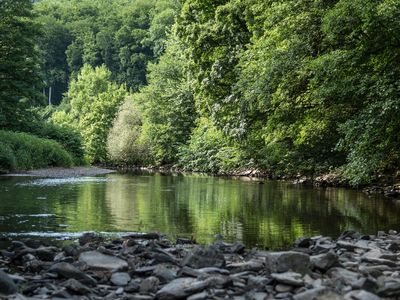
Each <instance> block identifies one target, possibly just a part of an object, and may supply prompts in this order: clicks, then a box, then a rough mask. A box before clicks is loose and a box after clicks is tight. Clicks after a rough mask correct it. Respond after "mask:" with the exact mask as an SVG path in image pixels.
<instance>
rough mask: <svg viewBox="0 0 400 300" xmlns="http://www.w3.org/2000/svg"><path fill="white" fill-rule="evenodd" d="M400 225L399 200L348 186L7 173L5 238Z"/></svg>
mask: <svg viewBox="0 0 400 300" xmlns="http://www.w3.org/2000/svg"><path fill="white" fill-rule="evenodd" d="M349 229H353V230H357V231H360V232H363V233H365V234H375V233H376V232H377V231H378V230H389V229H395V230H398V231H399V229H400V203H399V202H396V201H393V200H390V199H385V198H383V197H380V196H371V197H369V196H367V195H365V194H363V193H362V192H359V191H355V190H350V189H342V188H313V187H304V186H296V185H293V184H291V183H288V182H281V181H265V182H264V183H263V184H260V182H258V181H253V180H250V179H246V178H242V179H233V178H221V177H211V176H204V175H162V174H150V173H141V174H137V173H136V174H135V173H129V174H109V175H106V176H100V177H82V178H62V179H41V178H33V177H30V178H29V177H13V178H11V177H0V237H15V236H40V237H49V238H63V237H70V238H74V237H77V236H79V234H81V233H82V232H86V231H97V232H102V234H105V235H108V234H121V233H124V232H133V231H135V232H136V231H140V232H150V231H158V232H161V233H166V234H167V235H168V236H169V237H170V238H172V239H175V238H176V237H186V238H194V239H196V241H197V242H200V243H211V242H212V241H214V239H215V236H216V235H218V236H222V238H223V239H224V240H226V241H242V242H243V243H244V244H245V245H246V246H247V247H253V246H258V247H260V248H268V249H280V248H286V247H289V246H290V245H291V244H292V243H293V241H294V240H295V239H296V238H298V237H301V236H306V235H307V236H315V235H320V234H322V235H328V236H332V237H334V238H335V237H337V236H338V235H339V234H340V233H341V232H343V231H344V230H349Z"/></svg>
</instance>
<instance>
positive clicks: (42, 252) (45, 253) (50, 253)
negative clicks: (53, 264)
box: [35, 247, 57, 261]
mask: <svg viewBox="0 0 400 300" xmlns="http://www.w3.org/2000/svg"><path fill="white" fill-rule="evenodd" d="M56 251H57V249H54V248H50V247H46V248H44V247H40V248H38V249H36V251H35V254H36V256H37V257H38V258H39V259H40V260H43V261H53V260H54V257H55V256H56Z"/></svg>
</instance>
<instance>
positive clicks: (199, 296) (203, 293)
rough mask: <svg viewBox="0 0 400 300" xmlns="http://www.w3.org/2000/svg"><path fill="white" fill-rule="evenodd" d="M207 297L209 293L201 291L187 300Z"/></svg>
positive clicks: (203, 299)
mask: <svg viewBox="0 0 400 300" xmlns="http://www.w3.org/2000/svg"><path fill="white" fill-rule="evenodd" d="M207 298H208V293H207V292H201V293H197V294H194V295H192V296H190V297H188V298H187V300H205V299H207Z"/></svg>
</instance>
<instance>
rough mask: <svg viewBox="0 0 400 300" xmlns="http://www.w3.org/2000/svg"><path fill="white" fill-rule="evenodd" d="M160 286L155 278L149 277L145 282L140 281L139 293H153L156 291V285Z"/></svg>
mask: <svg viewBox="0 0 400 300" xmlns="http://www.w3.org/2000/svg"><path fill="white" fill-rule="evenodd" d="M159 284H160V280H159V279H158V278H157V277H155V276H151V277H148V278H146V279H145V280H143V281H142V283H141V284H140V292H141V293H144V294H146V293H155V292H157V290H158V285H159Z"/></svg>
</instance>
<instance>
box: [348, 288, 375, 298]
mask: <svg viewBox="0 0 400 300" xmlns="http://www.w3.org/2000/svg"><path fill="white" fill-rule="evenodd" d="M380 299H381V298H379V297H378V296H376V295H374V294H372V293H370V292H367V291H364V290H356V291H351V292H349V293H347V294H346V295H344V300H380Z"/></svg>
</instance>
